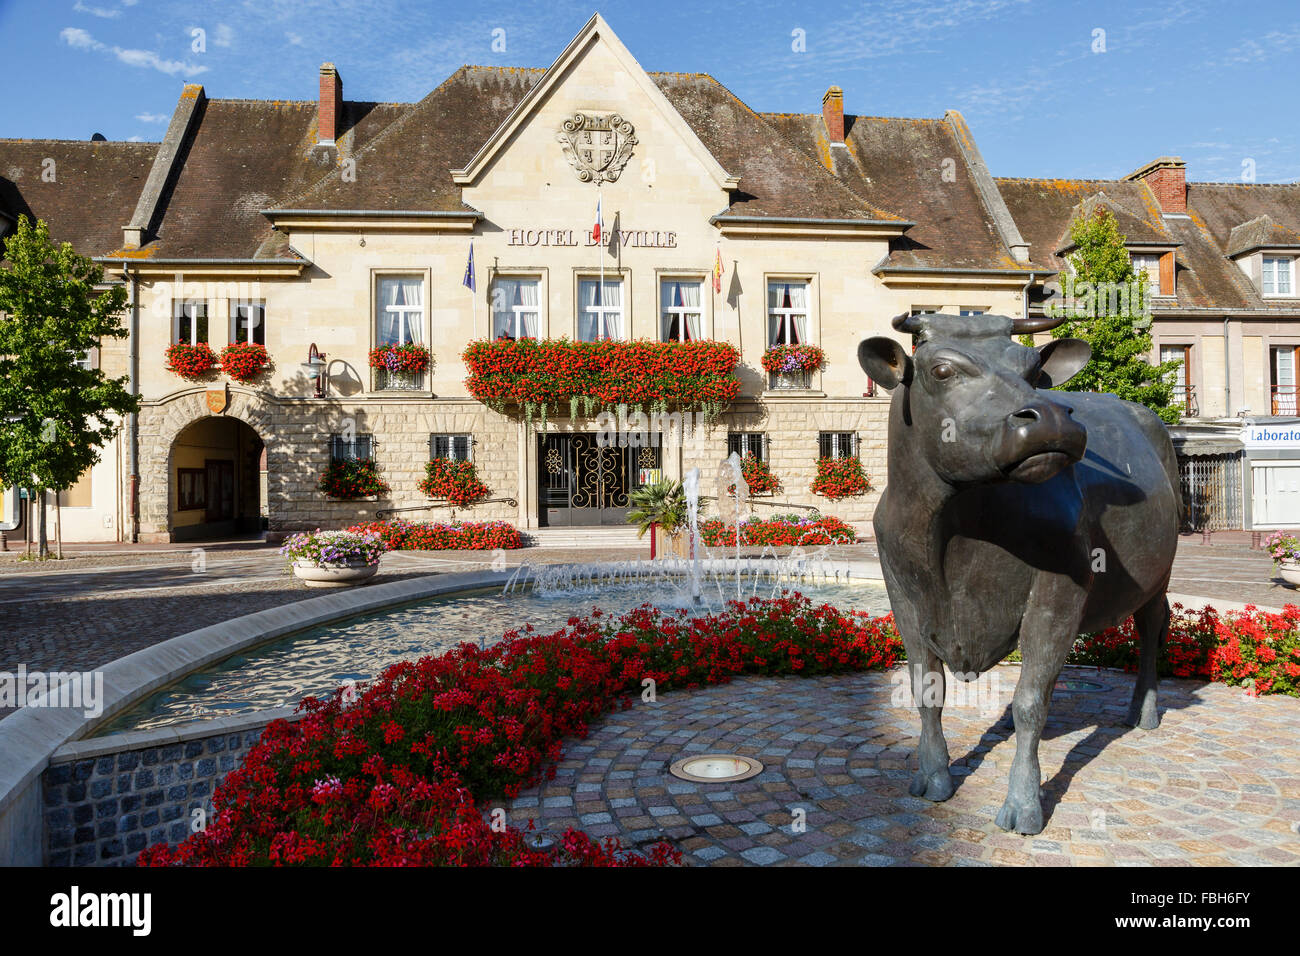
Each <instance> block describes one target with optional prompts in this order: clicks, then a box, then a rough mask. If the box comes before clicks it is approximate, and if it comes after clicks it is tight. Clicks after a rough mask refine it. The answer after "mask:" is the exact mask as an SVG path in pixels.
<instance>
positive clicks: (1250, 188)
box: [1187, 183, 1300, 255]
mask: <svg viewBox="0 0 1300 956" xmlns="http://www.w3.org/2000/svg"><path fill="white" fill-rule="evenodd" d="M1187 204H1188V206H1189V207H1193V206H1194V207H1195V209H1196V213H1197V215H1198V216H1199V217H1200V218H1201V221H1202V222H1204V223H1205V228H1206V229H1208V230H1209V231H1210V234H1211V235H1212V236H1213V237H1214V240H1215V242H1217V243H1219V245H1220V246H1222V247H1223V249H1224V251H1225V252H1226V253H1227V254H1228V255H1237V254H1239V253H1241V252H1247V251H1250V248H1259V247H1260V246H1268V245H1280V246H1289V245H1294V244H1296V243H1298V242H1300V183H1278V184H1260V183H1249V184H1248V183H1188V184H1187ZM1261 217H1267V218H1268V222H1267V223H1260V222H1258V220H1259V219H1260V218H1261ZM1250 223H1255V226H1254V229H1253V230H1243V231H1242V232H1241V233H1238V239H1237V241H1236V242H1234V241H1233V238H1232V233H1233V230H1235V229H1238V228H1239V227H1242V226H1246V225H1248V224H1250ZM1248 243H1249V244H1252V245H1251V246H1250V248H1242V246H1243V244H1248Z"/></svg>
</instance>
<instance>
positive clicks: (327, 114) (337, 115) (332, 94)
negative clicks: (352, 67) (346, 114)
mask: <svg viewBox="0 0 1300 956" xmlns="http://www.w3.org/2000/svg"><path fill="white" fill-rule="evenodd" d="M342 114H343V79H342V78H341V77H340V76H339V71H338V70H336V69H334V64H333V63H322V64H321V65H320V119H319V120H318V122H317V124H316V142H318V143H321V144H322V145H326V146H328V145H332V144H333V142H334V138H335V137H336V136H337V135H338V132H339V120H340V119H341V118H342Z"/></svg>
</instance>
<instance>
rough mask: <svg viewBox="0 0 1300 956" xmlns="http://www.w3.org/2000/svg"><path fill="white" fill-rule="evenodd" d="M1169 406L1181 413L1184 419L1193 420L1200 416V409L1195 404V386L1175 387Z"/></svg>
mask: <svg viewBox="0 0 1300 956" xmlns="http://www.w3.org/2000/svg"><path fill="white" fill-rule="evenodd" d="M1170 404H1171V405H1173V406H1174V407H1175V408H1177V409H1178V410H1179V411H1180V412H1182V413H1183V416H1184V417H1185V418H1195V417H1196V416H1197V415H1199V414H1201V408H1200V406H1199V405H1198V404H1197V402H1196V386H1195V385H1175V386H1174V392H1173V395H1172V396H1171V397H1170Z"/></svg>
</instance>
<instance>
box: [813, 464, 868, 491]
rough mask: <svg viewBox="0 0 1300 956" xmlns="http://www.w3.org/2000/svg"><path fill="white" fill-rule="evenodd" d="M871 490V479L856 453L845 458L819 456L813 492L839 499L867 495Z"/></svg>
mask: <svg viewBox="0 0 1300 956" xmlns="http://www.w3.org/2000/svg"><path fill="white" fill-rule="evenodd" d="M870 490H871V479H870V478H868V477H867V473H866V472H865V471H863V470H862V462H860V461H859V460H858V458H857V456H856V455H846V456H844V457H843V458H818V459H817V477H816V478H814V479H813V483H812V493H813V494H815V495H821V496H822V497H824V498H830V499H831V500H832V501H839V500H840V499H841V498H852V497H855V496H857V495H865V494H866V493H867V492H868V491H870Z"/></svg>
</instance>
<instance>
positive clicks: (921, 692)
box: [905, 640, 953, 802]
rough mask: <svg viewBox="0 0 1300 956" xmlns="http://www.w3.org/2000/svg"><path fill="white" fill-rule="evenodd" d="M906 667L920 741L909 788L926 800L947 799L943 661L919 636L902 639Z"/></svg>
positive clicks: (949, 785) (949, 791)
mask: <svg viewBox="0 0 1300 956" xmlns="http://www.w3.org/2000/svg"><path fill="white" fill-rule="evenodd" d="M905 644H906V645H907V667H908V670H909V672H910V673H911V678H912V699H913V700H915V701H916V709H917V710H918V711H919V712H920V714H921V742H920V745H919V746H918V747H917V751H916V756H917V772H916V773H915V775H913V777H912V785H911V786H910V787H909V788H908V792H909V793H910V794H911V795H912V796H914V797H925V799H927V800H934V801H936V802H938V801H940V800H947V799H948V798H949V797H951V796H952V794H953V783H952V773H951V771H950V770H949V769H948V762H949V760H948V742H947V741H946V740H944V738H943V698H944V693H945V690H946V685H945V683H944V673H943V662H942V661H940V660H939V657H938V655H936V654H935V653H934V652H933V651H931V650H930V649H929V648H928V647H926V646H925V644H924V642H922V641H920V640H913V641H910V642H905Z"/></svg>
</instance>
